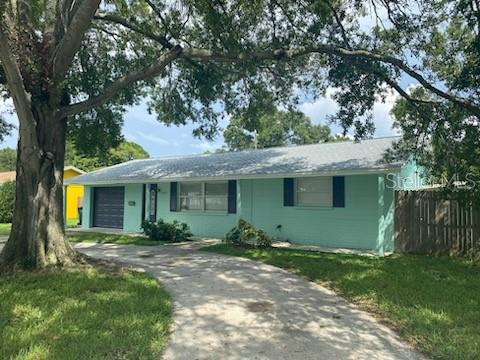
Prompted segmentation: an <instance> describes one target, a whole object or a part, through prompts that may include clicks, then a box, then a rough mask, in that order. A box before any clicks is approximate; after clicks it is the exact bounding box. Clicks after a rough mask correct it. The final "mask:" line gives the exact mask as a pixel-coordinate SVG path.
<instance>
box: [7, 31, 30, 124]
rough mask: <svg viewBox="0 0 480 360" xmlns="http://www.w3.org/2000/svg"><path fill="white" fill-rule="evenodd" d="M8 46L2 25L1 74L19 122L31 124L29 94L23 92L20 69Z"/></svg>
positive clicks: (8, 42)
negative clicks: (5, 81)
mask: <svg viewBox="0 0 480 360" xmlns="http://www.w3.org/2000/svg"><path fill="white" fill-rule="evenodd" d="M9 44H10V41H9V37H8V35H7V32H6V30H5V29H4V24H0V64H1V65H2V68H3V74H4V76H5V79H6V80H7V85H8V88H9V90H10V93H11V95H12V98H13V102H14V104H15V109H16V111H17V115H18V118H19V121H20V122H30V123H32V124H33V123H34V119H33V113H32V111H31V105H32V103H31V99H30V94H29V93H28V92H27V91H26V90H25V86H24V83H23V77H22V74H21V72H20V68H19V66H18V64H17V61H16V59H15V57H14V55H13V52H12V51H11V49H10V46H9Z"/></svg>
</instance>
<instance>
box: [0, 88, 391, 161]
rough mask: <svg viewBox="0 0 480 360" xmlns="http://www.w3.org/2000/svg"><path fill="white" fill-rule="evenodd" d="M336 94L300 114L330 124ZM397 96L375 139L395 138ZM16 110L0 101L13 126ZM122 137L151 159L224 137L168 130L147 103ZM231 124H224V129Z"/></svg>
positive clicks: (383, 111)
mask: <svg viewBox="0 0 480 360" xmlns="http://www.w3.org/2000/svg"><path fill="white" fill-rule="evenodd" d="M332 92H333V91H327V93H326V96H325V97H323V98H320V99H317V100H316V101H314V102H307V101H305V102H303V103H302V104H300V106H299V110H300V111H302V112H303V113H305V114H306V115H307V116H308V117H310V119H311V120H312V122H313V123H315V124H328V121H327V117H328V115H332V114H334V113H335V111H336V110H337V104H336V102H335V101H334V100H333V99H332V98H331V96H330V95H331V94H332ZM397 96H398V95H396V93H393V92H392V93H390V94H389V95H388V96H387V97H386V99H385V102H382V101H380V100H379V101H377V103H376V104H375V107H374V121H375V125H376V129H377V130H376V132H375V136H376V137H379V136H389V135H394V134H395V132H394V130H393V129H392V118H391V116H390V114H389V113H390V110H391V108H392V106H393V104H394V102H395V99H396V98H397ZM12 110H13V105H12V103H11V102H7V103H6V102H2V100H0V114H1V115H2V116H3V117H4V118H6V119H7V120H8V121H10V122H11V123H13V124H15V125H18V121H17V119H16V116H15V115H14V114H12V113H10V112H11V111H12ZM124 121H125V124H124V127H123V135H124V137H125V138H126V139H127V140H130V141H134V142H136V143H138V144H140V145H141V146H142V147H143V148H144V149H145V150H146V151H147V152H148V153H149V154H150V156H152V157H155V156H165V155H185V154H197V153H203V152H205V151H212V150H215V149H217V148H220V147H221V146H222V145H223V138H222V136H221V134H219V136H218V137H217V138H216V139H215V140H214V141H213V142H210V141H207V140H200V139H197V138H194V137H193V135H192V130H193V129H194V126H193V125H186V126H181V127H176V126H170V127H168V126H165V125H163V124H161V123H160V122H158V121H157V119H156V116H155V115H150V114H149V113H148V112H147V106H146V102H141V103H140V104H139V105H136V106H132V107H129V108H128V110H127V112H126V113H125V117H124ZM227 124H228V120H225V121H223V123H221V126H222V127H225V126H226V125H227ZM330 127H331V129H332V133H333V134H336V133H340V132H341V129H340V128H339V127H336V126H333V125H330ZM16 144H17V132H16V131H14V133H13V134H12V135H11V136H9V137H7V138H6V139H5V141H4V142H3V143H1V144H0V148H5V147H12V148H15V147H16Z"/></svg>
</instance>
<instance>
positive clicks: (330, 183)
mask: <svg viewBox="0 0 480 360" xmlns="http://www.w3.org/2000/svg"><path fill="white" fill-rule="evenodd" d="M315 179H317V180H320V179H321V180H324V179H327V180H328V191H315V192H313V191H305V192H303V193H309V194H325V193H327V194H328V196H329V200H330V203H329V204H328V205H326V204H320V203H315V204H305V203H300V201H299V193H301V191H299V181H301V180H315ZM294 204H295V206H296V207H299V208H322V209H330V208H333V176H312V177H301V178H295V180H294Z"/></svg>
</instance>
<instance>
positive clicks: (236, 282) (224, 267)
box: [76, 243, 423, 360]
mask: <svg viewBox="0 0 480 360" xmlns="http://www.w3.org/2000/svg"><path fill="white" fill-rule="evenodd" d="M199 246H200V245H199V244H198V243H190V244H186V245H185V244H183V245H166V246H158V247H142V246H131V245H127V246H125V245H124V246H122V245H105V244H104V245H99V244H86V243H83V244H77V245H76V248H77V249H78V250H80V251H82V252H84V253H85V254H88V255H90V256H93V257H97V258H107V259H111V260H118V261H121V262H124V263H128V264H132V265H134V266H135V267H137V268H141V269H143V270H146V271H147V272H149V273H151V274H152V275H154V276H155V277H157V278H158V279H159V280H160V281H161V282H162V283H163V284H164V285H165V286H166V288H167V289H168V291H169V292H170V293H171V294H172V296H173V298H174V303H175V307H174V324H173V328H172V334H171V337H170V341H169V344H168V345H167V349H166V351H165V354H164V358H165V359H185V360H192V359H202V360H203V359H222V360H223V359H275V360H279V359H301V360H305V359H405V360H410V359H422V358H423V357H422V356H421V355H419V354H418V353H417V352H415V351H414V350H412V349H411V348H410V347H409V346H408V345H406V344H405V343H403V342H402V341H400V340H399V339H398V337H397V336H396V334H394V333H393V332H392V331H391V330H389V329H388V328H386V327H385V326H383V325H381V324H379V323H378V322H376V321H375V319H373V318H372V317H371V316H370V315H368V314H366V313H364V312H362V311H359V310H358V309H356V308H355V307H354V306H353V305H351V304H349V303H347V302H346V301H345V300H343V299H341V298H339V297H338V296H336V295H335V294H334V293H332V292H331V291H329V290H327V289H325V288H323V287H321V286H318V285H315V284H313V283H311V282H309V281H307V280H305V279H303V278H301V277H299V276H296V275H294V274H291V273H288V272H286V271H284V270H282V269H279V268H276V267H273V266H269V265H265V264H261V263H257V262H255V261H251V260H248V259H243V258H236V257H227V256H223V255H216V254H211V253H206V252H201V251H198V247H199Z"/></svg>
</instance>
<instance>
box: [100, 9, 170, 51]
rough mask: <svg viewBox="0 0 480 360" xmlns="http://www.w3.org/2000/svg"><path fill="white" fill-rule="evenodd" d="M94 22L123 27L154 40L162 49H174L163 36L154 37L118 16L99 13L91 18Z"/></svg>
mask: <svg viewBox="0 0 480 360" xmlns="http://www.w3.org/2000/svg"><path fill="white" fill-rule="evenodd" d="M93 18H94V19H95V20H100V21H107V22H112V23H114V24H118V25H122V26H123V27H125V28H127V29H129V30H132V31H134V32H136V33H139V34H141V35H143V36H145V37H147V38H149V39H151V40H154V41H156V42H158V43H160V44H161V45H162V46H163V47H165V48H167V49H172V48H173V47H174V45H173V44H172V43H170V42H169V41H168V39H167V38H166V37H164V36H161V35H156V34H153V33H151V32H149V31H146V30H144V29H142V28H141V27H140V26H139V24H136V23H134V22H132V21H127V20H125V19H124V18H122V17H120V16H118V15H113V14H105V13H101V14H97V15H95V16H94V17H93Z"/></svg>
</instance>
